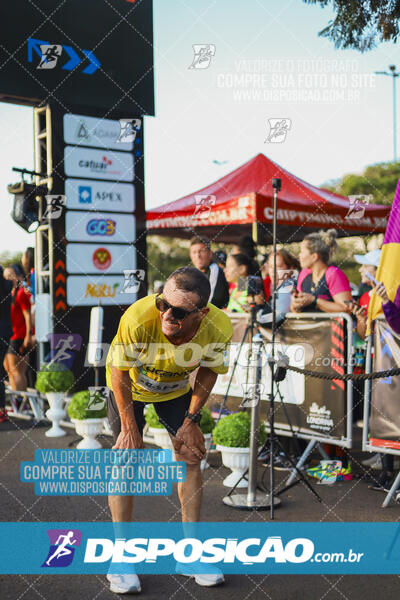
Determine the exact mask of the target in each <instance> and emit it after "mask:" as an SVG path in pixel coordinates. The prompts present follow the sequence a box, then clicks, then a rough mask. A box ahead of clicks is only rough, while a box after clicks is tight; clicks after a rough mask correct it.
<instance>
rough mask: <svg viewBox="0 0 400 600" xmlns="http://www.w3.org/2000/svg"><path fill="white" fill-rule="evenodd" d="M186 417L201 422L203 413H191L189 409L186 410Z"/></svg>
mask: <svg viewBox="0 0 400 600" xmlns="http://www.w3.org/2000/svg"><path fill="white" fill-rule="evenodd" d="M185 419H190V420H191V421H193V423H197V424H198V423H200V421H201V413H200V412H197V413H191V412H189V411H188V410H187V411H186V412H185Z"/></svg>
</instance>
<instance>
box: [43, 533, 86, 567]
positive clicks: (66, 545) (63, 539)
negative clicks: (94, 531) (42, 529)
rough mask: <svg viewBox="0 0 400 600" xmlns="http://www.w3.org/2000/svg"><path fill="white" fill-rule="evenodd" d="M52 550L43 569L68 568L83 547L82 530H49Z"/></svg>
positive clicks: (50, 549)
mask: <svg viewBox="0 0 400 600" xmlns="http://www.w3.org/2000/svg"><path fill="white" fill-rule="evenodd" d="M47 535H48V536H49V540H50V548H49V552H48V554H47V557H46V560H45V561H44V563H43V564H42V567H68V566H69V565H70V564H71V563H72V560H73V558H74V554H75V549H76V548H77V547H79V546H80V545H81V541H82V532H81V531H80V529H48V530H47Z"/></svg>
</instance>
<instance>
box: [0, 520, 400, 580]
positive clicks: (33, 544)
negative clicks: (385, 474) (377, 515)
mask: <svg viewBox="0 0 400 600" xmlns="http://www.w3.org/2000/svg"><path fill="white" fill-rule="evenodd" d="M0 539H1V548H0V573H2V574H12V573H16V574H17V573H18V574H52V573H53V574H55V573H57V574H60V573H61V574H62V573H65V574H101V573H107V572H109V571H111V572H114V573H130V572H132V571H133V572H136V573H138V574H141V573H143V574H173V573H176V572H177V571H179V570H182V565H183V568H184V569H185V570H186V572H187V571H188V570H190V572H191V573H201V572H203V573H209V572H212V571H213V570H214V569H215V568H217V569H219V570H221V571H222V572H223V573H226V574H229V573H234V574H247V575H249V574H267V573H268V574H293V575H302V574H330V573H332V574H333V573H335V574H399V573H400V524H399V523H235V522H229V523H197V524H196V523H187V524H185V525H184V526H182V524H181V523H153V522H149V523H147V522H140V523H138V522H134V523H119V524H115V525H113V524H112V523H98V522H97V523H81V522H71V523H64V522H61V523H60V522H57V523H55V522H54V523H53V522H48V523H37V522H35V523H24V522H18V523H7V522H3V523H0Z"/></svg>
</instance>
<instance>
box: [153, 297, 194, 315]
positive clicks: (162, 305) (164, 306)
mask: <svg viewBox="0 0 400 600" xmlns="http://www.w3.org/2000/svg"><path fill="white" fill-rule="evenodd" d="M156 308H157V309H158V310H159V311H160V312H167V310H169V309H171V311H172V316H173V317H174V319H176V320H177V321H183V320H184V319H186V317H188V316H189V315H192V314H193V313H195V312H197V311H199V310H200V309H199V308H195V309H194V310H185V309H184V308H179V306H172V304H170V303H169V302H167V301H166V300H164V298H163V297H162V296H161V295H160V294H159V295H157V296H156Z"/></svg>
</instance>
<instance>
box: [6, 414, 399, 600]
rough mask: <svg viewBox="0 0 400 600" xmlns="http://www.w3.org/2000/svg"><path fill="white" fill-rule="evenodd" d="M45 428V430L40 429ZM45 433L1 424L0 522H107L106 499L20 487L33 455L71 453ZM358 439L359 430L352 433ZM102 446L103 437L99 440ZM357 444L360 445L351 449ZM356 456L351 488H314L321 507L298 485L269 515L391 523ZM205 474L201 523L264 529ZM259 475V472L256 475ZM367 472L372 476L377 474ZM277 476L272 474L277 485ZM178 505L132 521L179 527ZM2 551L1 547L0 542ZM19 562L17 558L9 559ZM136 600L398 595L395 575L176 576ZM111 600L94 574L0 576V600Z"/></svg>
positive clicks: (140, 502)
mask: <svg viewBox="0 0 400 600" xmlns="http://www.w3.org/2000/svg"><path fill="white" fill-rule="evenodd" d="M46 427H48V426H46ZM46 427H44V426H37V427H32V425H31V424H30V423H29V422H26V421H22V420H13V421H12V422H9V423H0V457H1V459H0V490H1V492H0V499H1V502H0V520H2V521H66V522H69V521H108V520H109V519H110V516H109V511H108V506H107V500H106V498H104V497H96V498H94V497H60V496H58V497H39V496H35V494H34V492H33V485H32V484H27V483H21V482H20V481H19V465H20V462H21V461H22V460H33V453H34V450H35V449H37V448H66V447H75V444H76V441H77V439H78V438H77V436H76V434H75V432H72V431H71V430H69V431H68V435H67V436H65V437H63V438H57V439H51V438H46V437H45V435H44V431H45V429H46ZM355 433H356V434H357V436H358V438H359V437H360V430H358V431H357V430H356V431H355ZM102 442H103V445H104V447H109V446H110V445H111V444H110V438H107V437H103V438H102ZM358 443H359V442H358ZM361 456H362V455H361V453H360V452H357V451H355V452H353V453H352V461H353V463H352V464H353V470H354V471H355V474H356V477H355V478H354V479H353V481H345V482H337V483H335V484H334V485H332V486H321V485H319V486H317V487H316V489H317V491H318V493H319V494H320V496H321V497H322V503H319V502H318V501H316V500H315V498H314V496H313V495H312V494H311V493H310V492H309V491H308V489H307V488H305V487H304V486H303V485H302V484H299V485H297V486H295V487H294V488H292V489H291V490H289V491H287V492H286V493H285V494H284V495H283V496H282V505H281V507H280V508H279V509H277V510H276V512H275V520H276V521H277V522H279V521H281V522H283V521H337V522H340V521H345V522H346V521H348V522H351V521H398V520H399V517H400V505H399V504H395V503H394V502H393V503H392V504H391V506H390V507H389V508H387V509H381V508H380V506H381V503H382V501H383V499H384V495H383V494H382V493H380V492H374V491H372V490H369V489H368V483H367V481H366V480H365V476H367V475H368V474H369V472H367V471H366V470H365V469H363V468H362V467H361V465H360V458H361ZM209 462H210V464H211V467H210V468H209V469H207V471H206V472H205V484H204V496H203V511H202V517H201V519H202V521H227V522H229V521H232V522H235V521H245V520H247V521H249V522H260V523H262V524H265V525H268V523H269V522H270V521H269V512H266V511H257V512H256V511H254V512H249V511H241V510H234V509H231V508H228V507H227V506H225V505H224V504H223V503H222V498H223V497H224V496H225V495H226V493H227V488H225V487H223V485H222V481H223V479H224V477H225V476H226V475H227V473H228V471H227V469H225V468H224V467H222V466H221V462H220V456H219V454H214V455H211V457H210V460H209ZM261 472H262V469H261V470H260V474H261ZM374 473H377V472H376V471H375V472H374ZM282 477H283V474H282V473H277V481H278V482H279V481H280V480H281V478H282ZM179 518H180V514H179V502H178V497H177V494H176V489H174V493H173V495H172V496H170V497H146V498H138V499H137V501H136V502H135V520H137V521H170V520H171V521H178V520H179ZM0 544H1V545H2V546H3V550H4V549H5V548H6V544H7V541H6V540H1V541H0ZM16 560H19V561H21V563H22V562H23V557H16ZM141 581H142V593H141V597H143V598H146V599H149V600H153V599H156V598H157V599H159V598H162V599H163V600H181V599H186V598H187V599H188V600H203V599H207V600H217V599H218V600H232V598H235V599H236V598H238V599H239V598H240V599H243V600H288V599H296V600H297V599H298V598H304V600H377V598H378V597H379V598H382V599H385V600H386V599H387V600H391V599H395V598H396V599H397V598H398V597H399V596H400V579H399V577H398V576H387V575H386V576H383V575H373V576H372V575H370V576H365V575H362V576H350V575H346V576H339V575H335V576H333V575H329V576H326V575H313V576H294V575H288V576H284V575H279V576H278V575H265V576H264V575H259V576H253V575H252V576H247V575H235V576H232V575H228V576H227V577H226V583H225V584H224V585H223V586H220V587H217V588H201V587H199V586H197V585H196V583H195V582H194V581H193V579H187V578H184V577H180V576H172V575H171V576H169V575H157V576H151V575H147V576H141ZM116 597H117V595H115V594H113V593H111V592H110V591H109V589H108V582H107V581H106V579H105V577H104V576H96V575H73V576H71V575H0V600H21V599H26V600H34V599H38V600H54V599H56V600H75V599H79V600H109V599H111V598H116Z"/></svg>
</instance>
